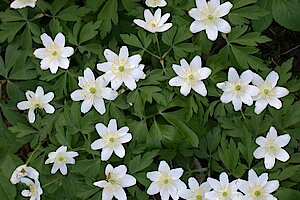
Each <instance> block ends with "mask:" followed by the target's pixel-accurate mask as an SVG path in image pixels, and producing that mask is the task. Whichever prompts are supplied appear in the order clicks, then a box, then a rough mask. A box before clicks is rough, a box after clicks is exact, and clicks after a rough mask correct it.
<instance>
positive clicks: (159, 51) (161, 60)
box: [155, 33, 166, 74]
mask: <svg viewBox="0 0 300 200" xmlns="http://www.w3.org/2000/svg"><path fill="white" fill-rule="evenodd" d="M155 39H156V44H157V49H158V54H159V62H160V64H161V66H162V68H163V74H165V73H166V69H165V63H164V59H163V57H162V56H161V50H160V46H159V41H158V36H157V33H155Z"/></svg>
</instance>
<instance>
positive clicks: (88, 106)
mask: <svg viewBox="0 0 300 200" xmlns="http://www.w3.org/2000/svg"><path fill="white" fill-rule="evenodd" d="M92 106H93V101H92V100H90V99H85V100H84V101H83V102H82V104H81V112H82V113H87V112H89V110H90V109H91V108H92Z"/></svg>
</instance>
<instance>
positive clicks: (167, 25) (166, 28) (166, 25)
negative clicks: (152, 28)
mask: <svg viewBox="0 0 300 200" xmlns="http://www.w3.org/2000/svg"><path fill="white" fill-rule="evenodd" d="M171 27H172V23H166V24H164V25H162V26H161V27H159V28H158V29H157V32H165V31H167V30H169V29H170V28H171Z"/></svg>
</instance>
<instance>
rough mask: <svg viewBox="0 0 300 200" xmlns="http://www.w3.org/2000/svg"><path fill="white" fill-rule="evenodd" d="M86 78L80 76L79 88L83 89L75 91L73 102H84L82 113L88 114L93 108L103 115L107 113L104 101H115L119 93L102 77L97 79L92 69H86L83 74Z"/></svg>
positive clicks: (72, 97)
mask: <svg viewBox="0 0 300 200" xmlns="http://www.w3.org/2000/svg"><path fill="white" fill-rule="evenodd" d="M83 74H84V76H83V77H82V76H79V77H78V80H79V83H78V85H79V87H81V89H78V90H75V91H74V92H72V94H71V99H72V100H73V101H82V100H83V102H82V104H81V112H82V113H87V112H88V111H89V110H90V109H91V108H92V106H94V107H95V109H96V110H97V111H98V112H99V113H100V114H101V115H103V114H104V113H105V111H106V109H105V104H104V99H107V100H115V99H116V98H117V97H118V93H117V92H116V91H114V90H112V89H111V88H109V87H106V86H107V85H108V82H106V81H105V80H104V79H103V77H102V76H100V77H98V78H97V79H95V76H94V74H93V72H92V70H91V69H90V68H86V69H85V70H84V72H83Z"/></svg>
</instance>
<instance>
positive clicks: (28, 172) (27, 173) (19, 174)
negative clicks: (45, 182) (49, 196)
mask: <svg viewBox="0 0 300 200" xmlns="http://www.w3.org/2000/svg"><path fill="white" fill-rule="evenodd" d="M24 177H29V178H32V179H34V180H36V179H39V172H38V171H36V169H34V168H32V167H28V166H27V165H20V166H19V167H17V168H16V169H15V171H14V172H13V173H12V175H11V177H10V182H11V183H12V184H17V183H18V182H20V181H21V179H22V178H24Z"/></svg>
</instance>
